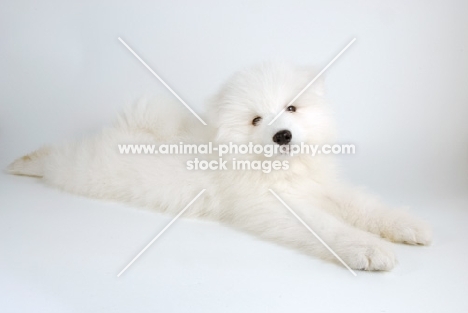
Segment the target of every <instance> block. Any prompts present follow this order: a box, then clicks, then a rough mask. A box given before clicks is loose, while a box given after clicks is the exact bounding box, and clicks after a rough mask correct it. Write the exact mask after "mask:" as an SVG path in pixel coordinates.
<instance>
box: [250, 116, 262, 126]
mask: <svg viewBox="0 0 468 313" xmlns="http://www.w3.org/2000/svg"><path fill="white" fill-rule="evenodd" d="M261 120H262V118H261V117H260V116H257V117H256V118H254V119H253V120H252V125H253V126H257V124H258V123H260V121H261Z"/></svg>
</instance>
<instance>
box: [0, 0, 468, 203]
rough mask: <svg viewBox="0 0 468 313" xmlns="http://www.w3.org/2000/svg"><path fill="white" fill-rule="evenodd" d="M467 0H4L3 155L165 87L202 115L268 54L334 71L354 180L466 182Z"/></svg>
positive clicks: (402, 187)
mask: <svg viewBox="0 0 468 313" xmlns="http://www.w3.org/2000/svg"><path fill="white" fill-rule="evenodd" d="M467 7H468V4H467V2H465V1H411V2H408V1H391V2H389V1H355V2H349V1H287V2H286V1H233V2H217V1H211V2H210V1H201V2H200V1H198V2H190V1H171V2H163V1H132V2H127V1H98V2H96V1H76V2H63V1H41V2H35V1H3V2H2V3H1V4H0V53H1V55H2V57H1V58H0V73H1V74H0V80H1V81H0V99H1V102H0V127H1V128H0V141H1V144H0V147H1V148H0V149H1V160H0V161H1V166H2V167H4V166H6V165H7V164H8V163H9V162H10V161H11V160H12V159H14V158H15V157H18V156H20V155H22V154H24V153H26V152H29V151H31V150H33V149H35V148H37V147H38V146H39V145H41V144H44V143H54V142H58V141H61V140H64V139H66V138H71V137H76V136H81V135H83V134H87V133H90V132H92V131H95V130H97V129H98V128H99V127H101V125H105V124H108V123H110V121H111V120H112V119H113V118H114V117H115V115H116V113H117V112H119V111H120V110H121V108H122V107H123V106H124V105H126V104H128V103H129V102H131V101H134V100H135V99H137V98H138V97H140V96H141V95H144V94H148V93H152V94H157V93H160V92H162V93H167V91H166V90H165V89H164V87H162V86H161V84H160V83H159V82H158V81H157V80H156V79H155V78H154V77H153V76H151V74H150V73H149V72H148V71H147V70H146V69H145V68H144V67H143V66H142V65H141V64H140V63H139V62H138V61H137V60H136V59H135V58H134V57H133V56H132V55H131V54H130V53H129V52H128V51H127V50H126V49H125V47H123V46H122V45H121V44H120V42H119V41H118V40H117V37H119V36H121V37H122V38H123V39H124V40H126V41H127V42H128V43H129V45H131V46H132V47H133V48H134V49H135V50H136V52H137V53H139V54H140V55H141V56H142V57H143V59H145V60H146V61H147V63H148V64H149V65H150V66H151V67H152V68H153V69H154V70H155V71H156V72H157V73H158V74H159V75H160V76H161V77H162V78H163V79H165V80H166V82H167V83H168V84H169V85H170V86H172V88H173V89H174V90H175V91H176V92H177V93H178V94H179V95H180V96H181V97H182V98H183V99H185V101H186V102H187V103H188V104H190V105H191V106H192V107H194V108H195V109H196V110H197V111H198V112H201V115H202V116H203V110H204V107H203V103H204V102H205V101H206V99H207V98H208V97H209V96H210V95H212V94H213V93H214V92H216V90H217V88H218V87H219V86H220V84H221V83H222V82H223V81H224V80H225V79H226V78H227V77H229V75H231V74H232V73H233V72H234V71H236V70H238V69H241V68H243V67H246V66H249V65H252V64H256V63H259V62H262V61H265V60H272V59H273V60H275V59H279V60H285V61H289V62H292V63H296V64H299V65H302V64H304V65H314V66H316V67H317V68H323V67H324V66H325V65H326V64H327V63H328V62H329V61H330V60H331V59H332V58H333V57H334V56H335V55H336V54H337V53H338V52H339V51H340V50H341V49H342V47H344V46H345V45H346V44H347V43H348V42H349V41H350V40H351V39H352V38H353V37H356V38H357V41H356V42H355V44H354V45H353V46H352V47H351V48H350V49H349V51H347V52H346V53H345V54H344V55H343V56H342V57H341V58H340V59H339V60H338V61H337V62H336V63H335V64H334V65H333V66H332V67H330V68H329V69H328V71H327V72H326V81H327V88H328V96H329V98H330V99H331V101H332V105H333V107H334V109H335V111H336V115H337V119H338V121H339V126H340V134H341V141H342V142H347V143H354V144H356V145H357V147H358V149H357V155H355V156H345V157H341V159H342V161H343V163H344V168H345V171H346V172H347V173H348V176H349V177H350V179H351V180H353V181H355V182H358V183H361V184H364V185H368V186H369V187H372V188H373V189H378V190H379V191H383V192H390V190H394V191H395V192H396V193H401V194H403V193H407V194H408V195H410V194H414V193H430V194H434V193H437V194H439V193H441V194H445V193H447V192H448V193H450V194H452V193H455V194H459V193H463V192H465V191H466V187H467V178H466V176H467V175H466V173H467V170H468V165H467V156H468V151H467V150H468V149H467V142H468V140H467V138H468V123H466V121H465V120H466V118H467V117H468V104H467V101H468V91H467V90H468V89H467V88H466V86H467V85H468V75H467V72H468V58H467V44H468V36H467V31H466V30H467V29H468V22H467V20H466V18H465V15H466V13H467Z"/></svg>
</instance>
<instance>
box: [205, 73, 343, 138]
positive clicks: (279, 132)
mask: <svg viewBox="0 0 468 313" xmlns="http://www.w3.org/2000/svg"><path fill="white" fill-rule="evenodd" d="M316 74H317V73H316V72H313V71H310V70H307V69H301V68H295V67H292V66H288V65H286V64H264V65H261V66H258V67H255V68H252V69H249V70H246V71H243V72H240V73H237V74H235V75H234V76H233V77H232V78H231V79H230V80H229V81H228V82H227V84H226V85H225V86H224V87H223V88H222V90H221V92H220V93H219V94H218V96H217V97H216V99H215V101H214V105H215V108H214V110H215V111H216V116H215V117H214V122H215V124H216V126H217V129H218V133H217V140H218V141H219V142H223V143H228V142H233V143H238V144H242V143H244V144H246V143H249V142H252V143H253V144H262V145H290V144H299V145H300V144H301V142H304V143H305V144H325V143H332V141H333V138H334V123H333V120H332V118H331V114H330V111H329V109H328V106H327V105H326V103H325V101H324V99H323V98H322V96H323V82H322V81H321V80H318V81H315V82H314V83H313V84H312V85H311V86H310V88H308V89H307V90H306V91H305V92H304V93H303V94H301V95H300V96H299V97H298V98H297V99H296V100H295V101H294V102H293V103H292V104H289V103H290V102H291V101H292V100H293V99H294V98H295V97H296V96H297V95H298V94H299V93H300V92H301V90H303V89H304V87H305V86H306V85H307V84H308V83H310V82H311V81H312V79H313V78H314V77H315V75H316ZM282 110H285V111H284V113H282V114H281V115H280V116H279V117H278V118H277V119H276V120H275V121H274V122H273V123H272V124H271V125H268V124H269V123H270V122H271V121H272V120H273V119H274V118H275V117H276V116H277V115H278V114H279V113H280V112H281V111H282Z"/></svg>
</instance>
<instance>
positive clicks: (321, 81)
mask: <svg viewBox="0 0 468 313" xmlns="http://www.w3.org/2000/svg"><path fill="white" fill-rule="evenodd" d="M304 71H305V72H306V75H307V80H308V82H311V81H312V80H313V79H314V78H315V77H316V76H317V75H318V74H319V73H320V71H319V70H317V69H316V68H313V67H310V66H308V67H304ZM309 89H310V91H312V92H314V93H315V94H317V95H318V96H320V97H322V96H324V95H325V73H323V74H322V75H320V77H319V78H317V79H316V80H315V81H314V82H313V83H312V85H310V87H309Z"/></svg>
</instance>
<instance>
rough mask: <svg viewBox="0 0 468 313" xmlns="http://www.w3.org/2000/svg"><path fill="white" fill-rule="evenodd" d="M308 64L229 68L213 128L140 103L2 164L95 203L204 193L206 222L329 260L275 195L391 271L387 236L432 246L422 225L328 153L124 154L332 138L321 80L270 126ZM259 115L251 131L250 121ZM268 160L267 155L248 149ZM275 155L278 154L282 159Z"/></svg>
mask: <svg viewBox="0 0 468 313" xmlns="http://www.w3.org/2000/svg"><path fill="white" fill-rule="evenodd" d="M314 74H315V73H314V72H313V71H311V70H309V69H304V68H296V67H292V66H288V65H286V64H278V63H276V64H263V65H261V66H258V67H254V68H252V69H248V70H244V71H242V72H239V73H237V74H235V75H234V76H233V77H232V78H231V79H230V80H229V81H228V82H227V83H226V84H225V85H224V86H223V87H222V88H221V90H220V92H219V93H218V94H217V95H216V96H215V97H214V98H213V99H212V101H211V103H210V106H209V113H210V114H211V118H210V119H209V125H210V126H203V125H201V124H200V123H199V121H198V120H196V119H195V118H194V117H193V116H192V115H190V114H189V113H187V112H186V111H185V109H184V108H183V107H182V106H181V105H180V103H177V102H175V101H174V100H170V99H165V98H160V99H158V100H156V101H153V102H151V103H150V102H145V101H141V102H139V103H137V104H136V105H135V106H133V107H131V108H130V109H129V110H127V111H125V112H124V113H123V114H121V115H120V116H119V118H118V119H117V121H116V123H115V125H114V126H113V127H111V128H108V129H104V130H103V131H102V132H101V133H100V134H98V135H96V136H94V137H91V138H87V139H84V140H81V141H76V142H71V143H68V144H65V145H60V146H53V147H44V148H42V149H39V150H37V151H35V152H33V153H32V154H30V155H27V156H24V157H22V158H20V159H18V160H16V161H15V162H14V163H12V164H11V165H10V167H9V171H10V172H11V173H13V174H19V175H30V176H39V177H42V179H43V180H44V181H45V182H46V183H48V184H50V185H52V186H56V187H59V188H61V189H63V190H66V191H69V192H73V193H76V194H80V195H85V196H89V197H95V198H103V199H111V200H119V201H124V202H127V203H130V204H132V205H137V206H144V207H150V208H154V209H156V210H158V211H160V212H168V213H171V214H175V213H178V212H179V211H180V210H181V209H182V208H183V207H184V206H185V205H187V203H188V202H189V201H191V200H192V199H193V197H194V196H195V195H196V194H197V193H198V192H200V191H201V190H202V189H204V188H206V189H207V191H206V192H205V194H204V195H203V196H202V197H201V198H200V199H198V200H197V201H196V202H195V203H194V204H193V206H192V207H191V208H190V209H189V210H188V211H187V213H186V216H188V215H189V216H192V217H203V218H209V219H213V220H216V221H220V222H223V223H226V224H228V225H231V226H234V227H236V228H239V229H242V230H244V231H247V232H249V233H252V234H254V235H256V236H259V237H261V238H265V239H267V240H272V241H275V242H277V243H280V244H282V245H285V246H288V247H292V248H294V249H298V250H301V251H303V252H305V253H307V254H310V255H315V256H318V257H320V258H323V259H327V260H330V261H336V260H335V258H334V257H333V255H332V254H331V253H330V252H329V251H328V250H326V249H325V247H324V246H323V245H322V244H321V243H320V242H319V241H318V240H317V239H316V238H315V237H314V236H312V234H310V233H309V232H308V230H306V229H305V228H304V227H303V226H302V225H301V224H299V222H298V221H297V220H296V219H295V218H294V217H293V216H292V215H291V214H290V213H289V212H288V211H287V210H286V209H285V208H284V207H283V205H282V204H281V203H279V202H278V200H277V199H275V198H274V197H273V196H272V195H271V194H270V193H269V192H268V189H269V188H271V189H272V190H274V191H276V192H277V193H278V194H279V195H280V196H281V197H282V198H283V199H284V200H285V202H286V203H288V204H289V205H290V207H291V208H293V209H294V210H295V211H296V212H297V214H298V215H300V216H301V217H302V218H303V219H304V221H305V222H306V223H307V224H308V225H309V226H310V227H311V228H312V229H313V230H314V231H315V232H316V233H317V234H318V235H319V236H320V237H321V238H322V239H323V240H324V241H325V242H326V243H327V244H328V245H329V246H330V247H331V248H332V249H333V250H334V251H335V252H336V253H337V254H338V255H339V256H340V257H341V258H342V259H343V260H344V261H345V262H346V263H347V264H348V265H349V266H350V267H351V268H353V269H361V270H390V269H392V268H393V267H394V265H395V262H396V260H395V255H394V253H393V251H392V249H391V247H390V246H389V244H388V243H387V242H386V241H385V240H383V239H382V238H384V239H387V240H390V241H393V242H403V243H408V244H428V243H429V242H430V240H431V235H430V231H429V228H428V226H427V225H426V224H424V223H423V222H421V221H419V220H417V219H415V218H413V217H411V216H410V215H409V214H407V213H405V212H404V211H401V210H395V209H391V208H388V207H387V206H386V205H384V204H383V203H382V202H380V200H378V199H377V198H376V197H374V196H371V195H369V194H367V193H366V192H364V191H362V190H359V189H356V188H353V187H350V186H347V185H345V184H344V183H342V181H341V180H340V179H339V178H338V175H337V171H336V169H335V166H334V161H333V157H332V156H330V155H327V156H324V155H320V156H315V157H311V156H306V155H300V156H293V157H288V158H287V160H288V161H289V164H290V169H289V170H286V171H283V170H280V171H273V172H271V173H269V174H265V173H263V172H262V171H189V170H187V169H186V166H185V162H186V160H187V159H189V158H190V159H193V157H194V156H174V155H166V156H162V155H157V156H155V155H146V156H145V155H122V154H119V152H118V149H117V145H118V144H125V143H142V144H152V143H153V144H161V143H179V142H180V141H182V142H184V143H194V142H207V141H215V142H219V143H225V142H236V143H248V142H253V143H261V144H272V143H273V142H272V137H273V136H274V134H275V133H276V132H277V131H278V130H283V129H287V130H289V131H290V132H291V133H292V143H300V142H305V143H308V144H323V143H333V139H334V134H335V127H334V123H333V118H332V115H331V113H330V110H329V107H328V106H327V103H326V101H325V100H324V98H323V86H322V82H321V81H317V82H316V83H315V84H313V85H312V87H311V88H310V89H309V90H308V91H307V92H306V93H304V94H303V95H302V96H301V97H300V98H299V99H298V100H297V101H296V102H295V104H294V105H295V106H296V107H297V111H296V112H294V113H291V112H285V113H284V114H283V115H282V116H281V117H280V118H279V119H278V120H277V121H276V122H275V123H273V124H272V125H271V126H268V125H267V124H268V123H269V122H270V121H271V120H272V119H273V118H274V116H275V115H276V114H277V113H278V112H279V111H280V110H282V109H283V108H284V107H285V105H286V104H287V103H288V102H289V101H290V100H291V99H292V98H294V96H295V95H296V94H297V93H298V92H299V91H300V90H301V89H302V88H303V87H304V86H305V85H306V84H307V83H308V82H309V81H310V80H311V79H312V78H313V76H314ZM257 116H260V117H261V118H262V120H261V121H260V123H259V124H258V125H257V126H254V125H252V120H253V119H254V118H255V117H257ZM254 158H258V159H262V160H263V159H264V158H265V157H264V156H258V155H256V156H254ZM274 158H281V159H284V158H285V157H284V156H277V157H274Z"/></svg>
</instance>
